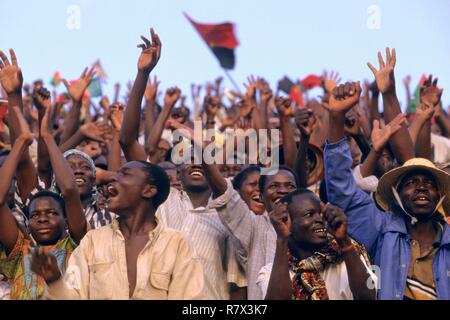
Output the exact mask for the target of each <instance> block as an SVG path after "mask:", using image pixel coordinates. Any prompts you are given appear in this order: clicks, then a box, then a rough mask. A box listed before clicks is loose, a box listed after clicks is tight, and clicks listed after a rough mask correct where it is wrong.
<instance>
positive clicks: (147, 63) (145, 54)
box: [138, 28, 161, 74]
mask: <svg viewBox="0 0 450 320" xmlns="http://www.w3.org/2000/svg"><path fill="white" fill-rule="evenodd" d="M150 35H151V38H152V42H150V40H148V39H147V38H146V37H144V36H141V39H142V41H144V43H143V44H139V45H138V47H139V48H141V49H142V52H141V55H140V56H139V60H138V71H142V72H145V73H147V74H148V73H150V72H151V71H152V70H153V68H155V66H156V64H157V63H158V60H159V58H160V57H161V41H160V40H159V37H158V35H157V34H156V33H155V31H154V30H153V28H151V29H150Z"/></svg>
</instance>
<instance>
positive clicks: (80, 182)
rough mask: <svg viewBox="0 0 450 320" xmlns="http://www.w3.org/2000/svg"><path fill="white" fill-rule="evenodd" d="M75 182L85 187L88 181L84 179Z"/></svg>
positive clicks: (77, 179)
mask: <svg viewBox="0 0 450 320" xmlns="http://www.w3.org/2000/svg"><path fill="white" fill-rule="evenodd" d="M75 182H76V184H77V185H83V184H85V183H86V180H85V179H83V178H76V179H75Z"/></svg>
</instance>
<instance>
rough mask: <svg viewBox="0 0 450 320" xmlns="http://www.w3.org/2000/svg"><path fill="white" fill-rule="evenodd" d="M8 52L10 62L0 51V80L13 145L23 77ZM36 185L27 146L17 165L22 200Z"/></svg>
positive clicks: (33, 168)
mask: <svg viewBox="0 0 450 320" xmlns="http://www.w3.org/2000/svg"><path fill="white" fill-rule="evenodd" d="M9 52H10V55H11V63H10V62H9V60H8V57H7V56H6V55H5V54H4V53H3V52H2V51H0V58H1V61H0V81H1V84H2V88H3V90H4V91H5V92H6V94H7V95H8V106H9V112H8V115H7V120H8V127H9V129H10V132H9V137H10V140H11V145H14V143H15V140H16V137H17V136H18V135H19V134H20V133H19V131H20V128H19V123H18V115H17V114H16V110H20V111H21V112H22V113H23V101H22V84H23V77H22V70H21V69H20V67H19V65H18V63H17V58H16V54H15V53H14V50H13V49H10V50H9ZM14 106H17V107H18V109H15V108H13V107H14ZM27 147H28V146H27ZM36 185H37V172H36V168H35V166H34V164H33V161H32V160H31V157H30V154H29V153H28V148H27V150H26V151H25V152H23V153H22V154H21V157H20V159H19V165H18V167H17V187H18V189H19V194H20V197H21V198H22V201H23V202H25V201H26V199H27V198H28V196H29V195H30V193H31V191H32V190H33V189H34V188H35V187H36Z"/></svg>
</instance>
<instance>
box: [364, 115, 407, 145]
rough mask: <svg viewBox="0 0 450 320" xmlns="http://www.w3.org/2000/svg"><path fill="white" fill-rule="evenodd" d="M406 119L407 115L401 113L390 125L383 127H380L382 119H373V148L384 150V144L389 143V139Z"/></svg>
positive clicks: (371, 136) (371, 137)
mask: <svg viewBox="0 0 450 320" xmlns="http://www.w3.org/2000/svg"><path fill="white" fill-rule="evenodd" d="M405 121H406V116H405V115H404V114H403V113H399V114H398V115H397V116H396V117H395V118H394V119H393V120H392V121H391V122H389V124H388V125H386V126H385V127H384V128H383V129H381V127H380V121H378V120H374V121H373V129H372V134H371V135H370V140H371V141H372V148H373V149H374V150H375V152H377V153H381V151H383V148H384V146H385V145H386V144H387V143H388V141H389V139H390V138H391V137H392V135H394V134H395V133H396V132H397V131H398V130H400V128H401V127H402V124H403V123H404V122H405Z"/></svg>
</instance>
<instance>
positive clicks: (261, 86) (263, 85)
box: [256, 78, 273, 104]
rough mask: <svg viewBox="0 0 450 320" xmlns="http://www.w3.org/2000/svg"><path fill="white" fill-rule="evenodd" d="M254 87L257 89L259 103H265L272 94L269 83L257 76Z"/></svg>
mask: <svg viewBox="0 0 450 320" xmlns="http://www.w3.org/2000/svg"><path fill="white" fill-rule="evenodd" d="M256 88H257V89H258V90H259V94H260V99H261V103H262V104H265V103H267V102H269V100H270V99H271V98H272V96H273V92H272V89H270V86H269V83H267V81H266V80H265V79H264V78H258V79H257V81H256Z"/></svg>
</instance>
